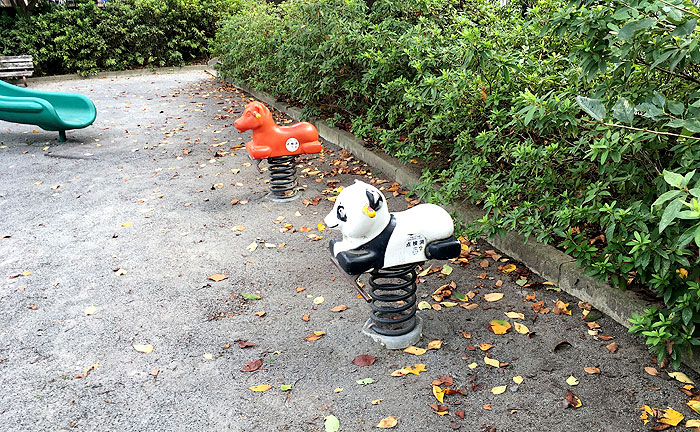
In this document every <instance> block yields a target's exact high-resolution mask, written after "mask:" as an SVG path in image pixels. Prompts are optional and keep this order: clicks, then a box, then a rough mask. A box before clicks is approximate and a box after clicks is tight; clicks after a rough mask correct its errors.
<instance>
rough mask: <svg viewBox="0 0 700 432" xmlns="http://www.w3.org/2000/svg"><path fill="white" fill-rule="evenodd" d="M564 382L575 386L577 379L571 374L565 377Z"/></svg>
mask: <svg viewBox="0 0 700 432" xmlns="http://www.w3.org/2000/svg"><path fill="white" fill-rule="evenodd" d="M566 383H567V384H569V385H570V386H576V385H578V380H577V379H576V377H574V376H573V375H571V376H570V377H569V378H567V379H566Z"/></svg>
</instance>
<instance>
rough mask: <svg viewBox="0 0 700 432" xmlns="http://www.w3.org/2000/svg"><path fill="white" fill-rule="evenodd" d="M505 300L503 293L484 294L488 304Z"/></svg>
mask: <svg viewBox="0 0 700 432" xmlns="http://www.w3.org/2000/svg"><path fill="white" fill-rule="evenodd" d="M502 298H503V293H488V294H484V300H486V301H487V302H495V301H498V300H500V299H502Z"/></svg>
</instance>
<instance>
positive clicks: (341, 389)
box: [333, 387, 343, 393]
mask: <svg viewBox="0 0 700 432" xmlns="http://www.w3.org/2000/svg"><path fill="white" fill-rule="evenodd" d="M341 391H343V388H342V387H338V388H336V389H334V390H333V393H340V392H341Z"/></svg>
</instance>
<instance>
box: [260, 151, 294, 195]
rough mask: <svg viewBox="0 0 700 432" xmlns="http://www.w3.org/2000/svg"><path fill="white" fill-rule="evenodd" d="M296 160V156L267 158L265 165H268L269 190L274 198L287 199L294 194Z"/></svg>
mask: <svg viewBox="0 0 700 432" xmlns="http://www.w3.org/2000/svg"><path fill="white" fill-rule="evenodd" d="M296 158H297V157H296V156H276V157H271V158H267V163H268V164H269V165H270V167H269V170H270V190H271V191H272V194H273V195H274V196H275V197H276V198H289V197H293V196H294V195H295V194H296V186H297V164H296ZM290 191H291V192H290Z"/></svg>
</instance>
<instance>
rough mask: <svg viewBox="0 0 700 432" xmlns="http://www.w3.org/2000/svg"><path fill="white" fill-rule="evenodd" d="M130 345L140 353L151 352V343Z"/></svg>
mask: <svg viewBox="0 0 700 432" xmlns="http://www.w3.org/2000/svg"><path fill="white" fill-rule="evenodd" d="M132 346H133V348H134V349H135V350H136V351H138V352H140V353H144V354H148V353H151V352H153V345H132Z"/></svg>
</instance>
